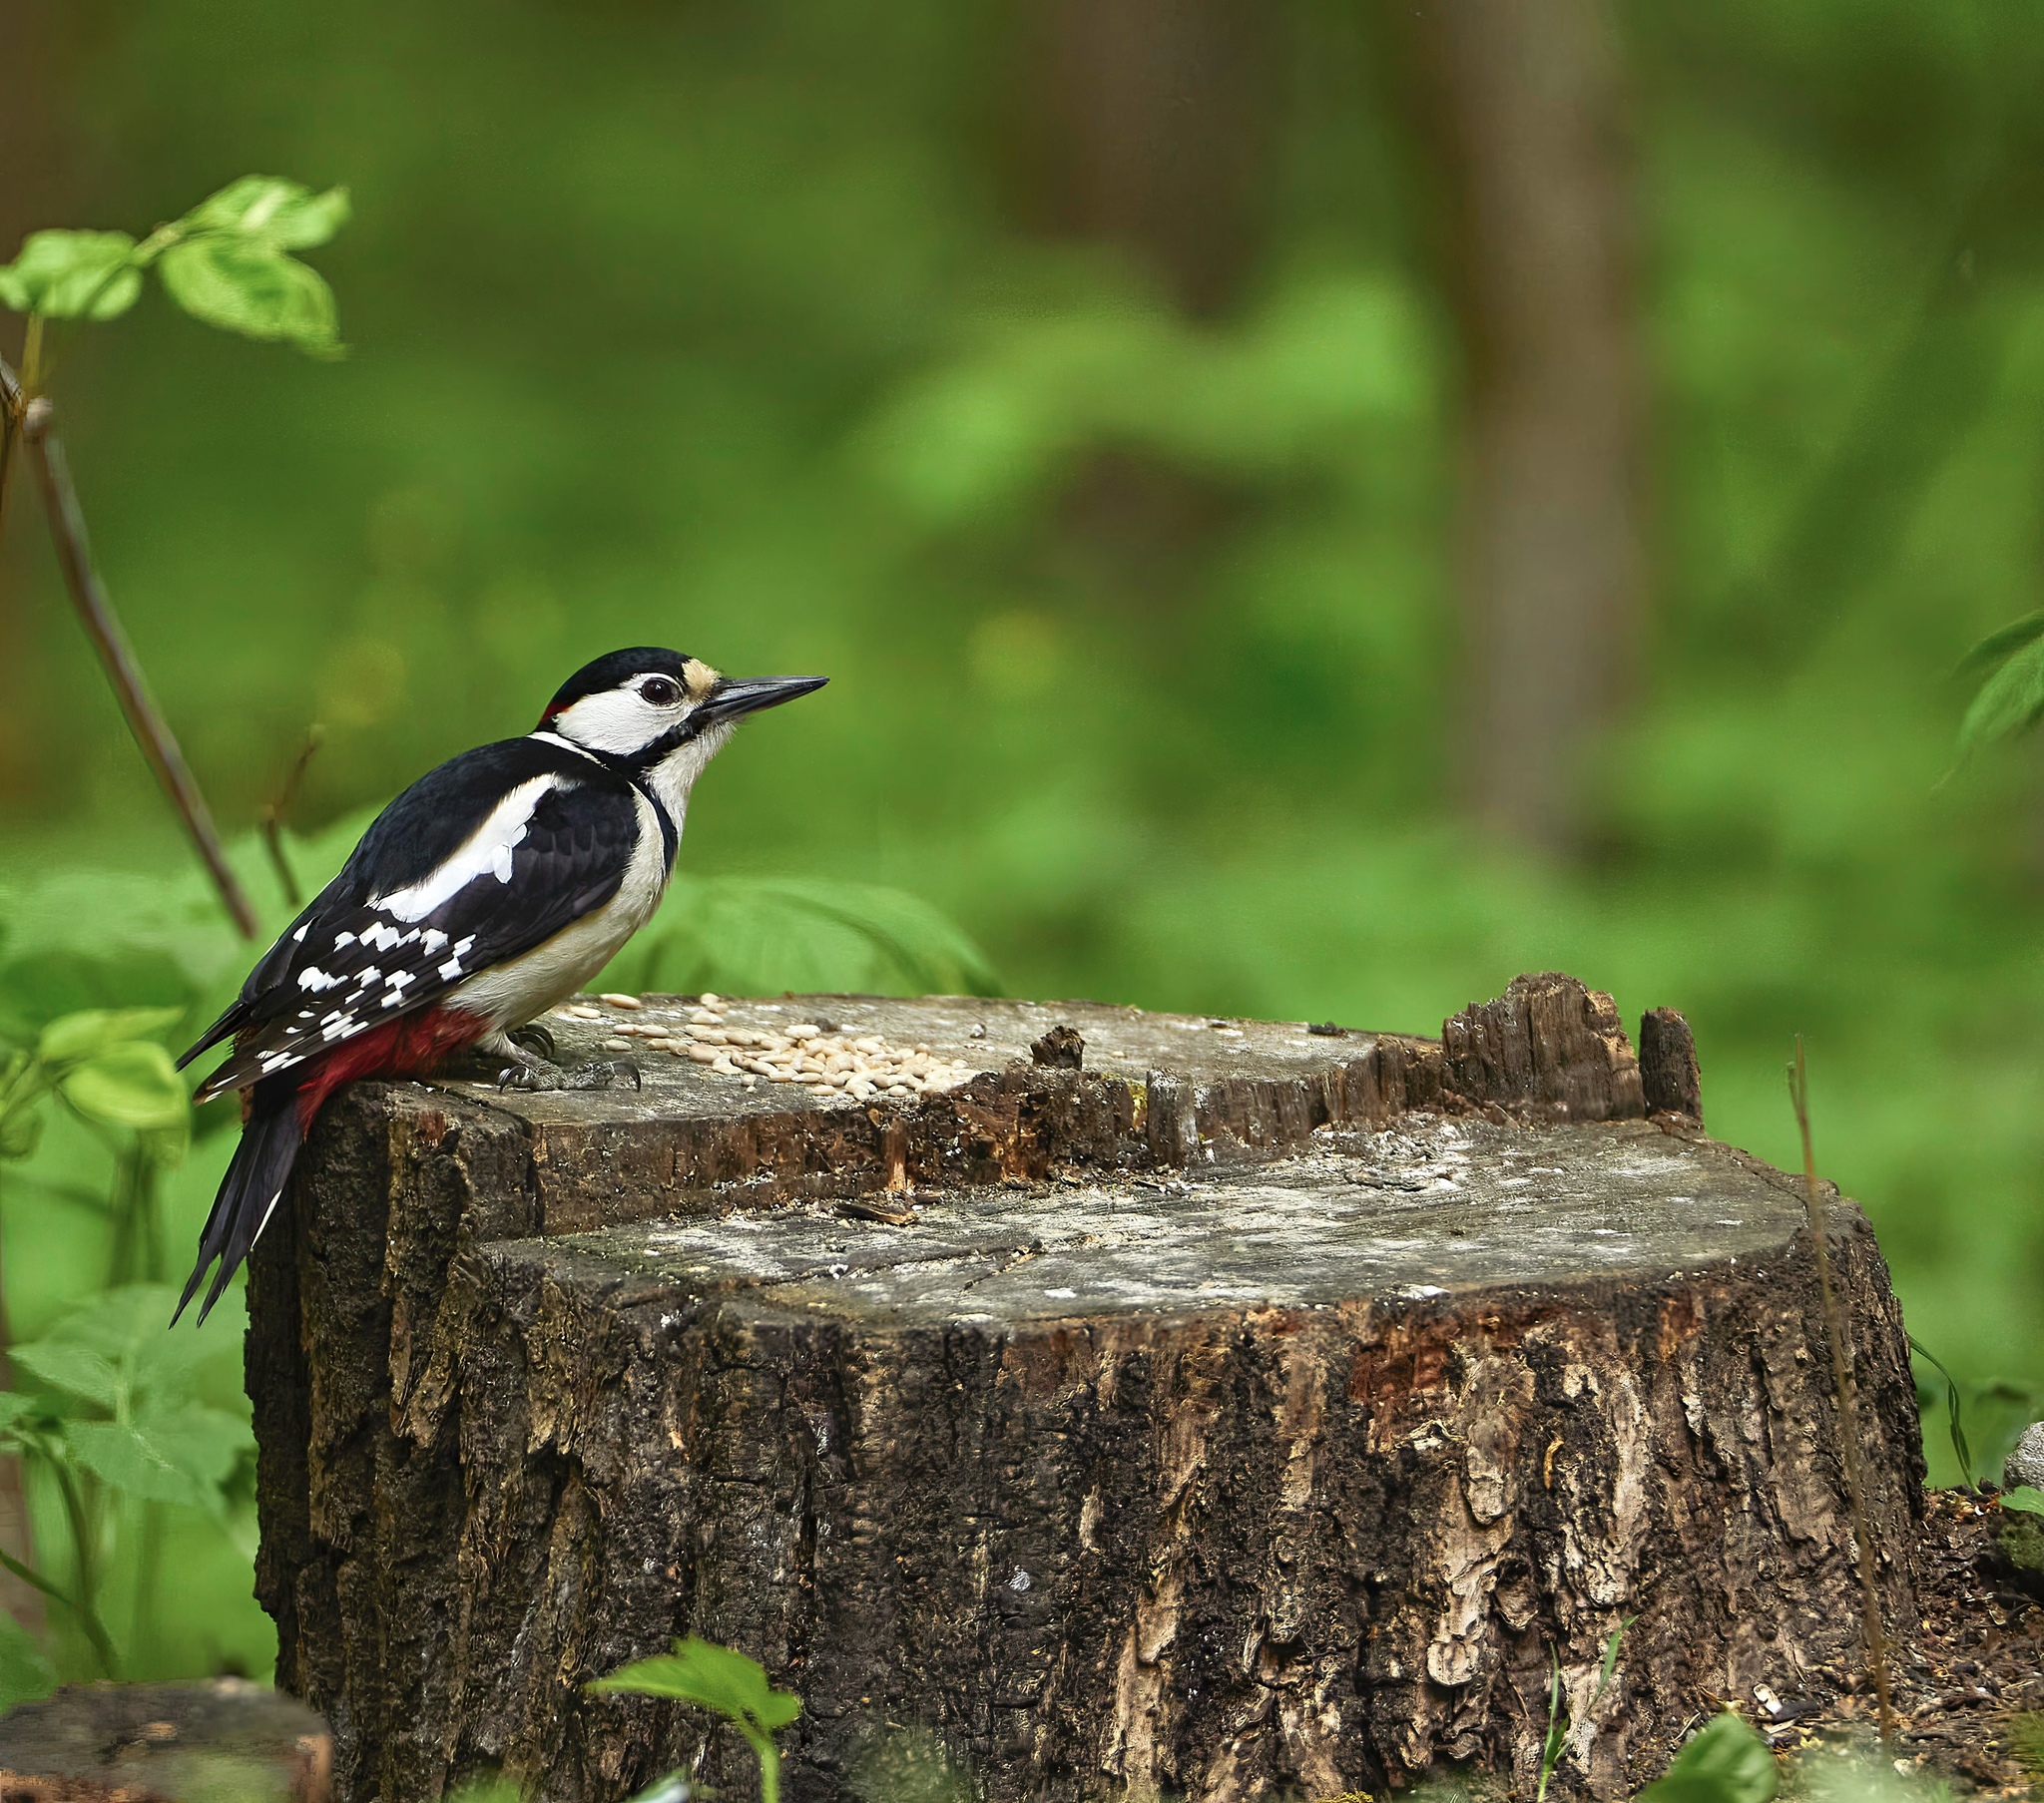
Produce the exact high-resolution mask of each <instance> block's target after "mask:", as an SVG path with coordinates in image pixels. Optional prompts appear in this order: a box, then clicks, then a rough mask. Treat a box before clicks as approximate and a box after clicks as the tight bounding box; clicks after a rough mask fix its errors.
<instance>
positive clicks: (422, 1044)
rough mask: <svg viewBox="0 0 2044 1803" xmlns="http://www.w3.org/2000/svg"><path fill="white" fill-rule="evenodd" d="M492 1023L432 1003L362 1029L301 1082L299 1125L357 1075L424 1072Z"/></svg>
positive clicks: (478, 1036) (307, 1121) (470, 1042)
mask: <svg viewBox="0 0 2044 1803" xmlns="http://www.w3.org/2000/svg"><path fill="white" fill-rule="evenodd" d="M488 1031H489V1023H488V1022H486V1021H484V1020H483V1019H482V1018H481V1017H480V1016H478V1015H472V1014H466V1013H464V1012H463V1011H462V1010H460V1009H458V1008H429V1009H427V1010H426V1011H425V1012H424V1013H422V1014H413V1015H404V1016H402V1017H400V1018H399V1019H397V1020H395V1021H386V1022H385V1023H384V1024H383V1025H382V1026H381V1027H372V1028H370V1029H369V1031H368V1032H367V1033H362V1034H357V1035H356V1036H355V1037H354V1038H353V1039H351V1040H348V1041H345V1042H344V1043H343V1044H341V1045H339V1046H337V1047H335V1048H334V1050H333V1051H332V1052H330V1053H328V1054H327V1056H326V1057H324V1058H323V1059H321V1060H319V1061H318V1063H317V1064H315V1065H314V1066H313V1067H312V1071H311V1074H310V1075H309V1076H308V1077H307V1078H306V1079H305V1081H304V1082H303V1083H302V1084H300V1085H299V1086H298V1093H297V1109H298V1125H299V1126H300V1127H302V1128H304V1130H305V1131H306V1132H310V1131H311V1130H312V1123H313V1122H314V1121H315V1120H316V1119H317V1118H318V1115H319V1111H320V1110H321V1109H322V1108H324V1107H325V1106H326V1099H327V1097H329V1096H331V1095H332V1094H333V1092H334V1091H335V1090H337V1089H339V1088H340V1086H341V1085H342V1084H344V1083H353V1082H354V1081H355V1079H356V1078H358V1077H424V1076H425V1075H427V1074H428V1073H429V1072H431V1071H432V1070H434V1069H435V1068H436V1067H437V1066H438V1065H439V1064H440V1063H441V1061H442V1060H443V1059H445V1058H446V1057H447V1056H448V1054H450V1053H453V1052H459V1051H460V1050H461V1048H462V1047H464V1046H472V1045H474V1044H475V1042H476V1041H477V1040H479V1039H481V1038H482V1037H483V1035H484V1034H485V1033H487V1032H488Z"/></svg>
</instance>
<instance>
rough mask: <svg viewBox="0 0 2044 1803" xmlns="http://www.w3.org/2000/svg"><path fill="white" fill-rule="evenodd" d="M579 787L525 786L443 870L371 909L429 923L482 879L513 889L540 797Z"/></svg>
mask: <svg viewBox="0 0 2044 1803" xmlns="http://www.w3.org/2000/svg"><path fill="white" fill-rule="evenodd" d="M574 786H575V785H574V783H572V782H570V781H568V780H567V779H566V778H565V777H561V776H555V775H546V776H534V777H532V778H530V779H529V780H528V781H525V782H521V783H520V784H519V785H518V786H517V787H516V788H515V789H513V790H512V791H511V792H510V794H508V795H506V796H505V797H504V799H503V800H502V801H500V802H498V803H497V805H496V806H495V807H494V808H492V809H491V810H490V816H489V818H488V819H487V820H485V821H484V822H483V823H482V825H480V826H478V827H477V828H476V829H475V831H474V832H473V833H471V834H470V835H469V837H468V839H467V841H466V842H465V843H464V844H463V845H462V846H461V847H460V848H459V849H458V850H457V851H455V853H454V854H453V856H451V857H450V858H448V860H447V861H446V862H445V863H444V864H442V865H441V866H440V867H439V868H438V869H437V870H434V871H431V872H429V873H428V874H427V875H426V876H424V877H422V878H421V879H420V880H419V881H418V882H416V883H413V884H411V885H409V886H408V887H407V888H403V889H393V890H391V891H390V892H389V893H388V894H387V895H375V896H371V897H370V898H369V906H370V907H372V908H376V909H378V910H380V911H381V912H382V913H385V914H388V915H389V916H390V917H391V918H392V919H393V920H402V921H406V922H410V921H415V920H423V919H424V918H425V917H426V916H427V915H428V914H431V913H432V912H433V911H434V910H435V909H436V908H439V907H441V906H443V905H444V904H445V903H446V902H448V901H449V900H451V899H452V898H453V897H454V896H455V895H457V894H459V893H460V892H461V891H462V890H463V889H466V888H467V887H468V885H469V884H470V883H472V882H474V881H475V880H476V878H477V877H479V876H485V875H487V876H494V877H495V878H496V879H497V881H498V882H500V883H508V882H509V881H510V880H511V854H512V852H513V851H514V850H516V849H517V847H518V846H519V844H520V843H521V842H522V841H523V840H524V838H525V832H526V826H527V823H528V822H529V821H530V820H531V819H532V810H533V809H534V808H536V807H537V806H538V805H539V803H540V797H541V796H543V795H545V794H546V793H548V791H550V790H552V789H556V788H560V789H569V788H573V787H574ZM384 930H385V931H387V930H388V929H384ZM364 937H366V935H365V936H364Z"/></svg>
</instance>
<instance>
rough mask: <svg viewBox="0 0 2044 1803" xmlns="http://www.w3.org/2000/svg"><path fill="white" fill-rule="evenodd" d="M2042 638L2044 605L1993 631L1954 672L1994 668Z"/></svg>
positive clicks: (1975, 672)
mask: <svg viewBox="0 0 2044 1803" xmlns="http://www.w3.org/2000/svg"><path fill="white" fill-rule="evenodd" d="M2039 639H2044V608H2040V609H2039V610H2038V611H2037V612H2036V613H2034V614H2025V615H2024V616H2023V617H2022V619H2020V620H2015V621H2011V622H2010V623H2009V624H2008V625H2007V626H2005V627H2002V628H2001V629H2000V630H1999V631H1998V632H1992V633H1989V634H1988V635H1987V637H1986V638H1984V639H1983V640H1981V641H1980V643H1979V644H1978V645H1976V646H1974V647H1973V649H1972V650H1971V651H1969V652H1968V653H1967V654H1966V655H1965V656H1964V657H1963V658H1961V659H1960V660H1959V667H1958V669H1957V670H1956V671H1954V672H1953V673H1952V674H1953V675H1954V676H1979V675H1980V674H1981V673H1982V672H1983V671H1989V670H1992V669H1993V668H1994V667H1995V666H1996V665H1997V664H1999V663H2000V662H2001V661H2002V660H2003V659H2004V658H2006V657H2007V656H2008V655H2009V654H2010V653H2011V652H2015V651H2020V650H2021V649H2022V648H2023V647H2024V646H2026V645H2030V644H2033V643H2034V642H2035V641H2037V640H2039Z"/></svg>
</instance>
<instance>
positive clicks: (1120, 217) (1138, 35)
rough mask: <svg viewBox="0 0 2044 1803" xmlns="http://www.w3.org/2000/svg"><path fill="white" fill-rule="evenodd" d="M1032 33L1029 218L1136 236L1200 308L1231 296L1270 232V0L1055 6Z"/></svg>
mask: <svg viewBox="0 0 2044 1803" xmlns="http://www.w3.org/2000/svg"><path fill="white" fill-rule="evenodd" d="M1020 16H1021V18H1022V20H1023V22H1024V26H1025V29H1026V30H1028V31H1029V32H1030V33H1032V34H1033V36H1034V39H1035V41H1034V42H1033V43H1032V44H1030V45H1029V46H1028V47H1027V52H1026V63H1025V66H1026V67H1028V68H1030V69H1031V70H1032V71H1033V78H1032V81H1031V85H1030V88H1029V91H1028V98H1029V104H1030V114H1031V116H1030V118H1029V119H1028V120H1027V122H1026V124H1025V137H1026V139H1027V141H1028V142H1027V146H1026V150H1025V156H1026V161H1027V169H1026V172H1025V183H1026V187H1027V193H1026V194H1025V196H1024V201H1023V207H1024V211H1025V213H1027V214H1028V215H1030V216H1031V223H1032V224H1034V225H1037V226H1038V227H1039V228H1040V229H1045V230H1049V231H1052V232H1056V233H1061V234H1067V235H1072V236H1078V237H1090V238H1097V239H1100V240H1103V241H1107V242H1112V243H1118V244H1123V245H1126V246H1127V247H1128V248H1129V249H1131V250H1132V251H1133V252H1135V254H1136V255H1137V256H1138V257H1139V258H1140V259H1141V260H1142V261H1143V262H1145V263H1147V264H1148V265H1149V266H1150V267H1151V268H1152V269H1154V270H1155V271H1156V272H1157V273H1159V274H1160V275H1162V276H1163V277H1164V279H1165V281H1166V282H1167V284H1168V285H1169V287H1170V290H1171V292H1172V294H1173V296H1174V297H1175V298H1176V299H1177V300H1178V301H1179V302H1180V303H1181V304H1182V305H1183V306H1185V307H1186V309H1187V310H1188V311H1190V312H1193V313H1196V314H1212V313H1216V312H1219V311H1221V310H1223V309H1224V308H1225V307H1226V306H1227V305H1228V304H1229V303H1230V302H1231V301H1232V300H1233V299H1234V298H1235V297H1236V294H1237V292H1238V290H1239V288H1240V285H1241V281H1242V278H1243V276H1244V274H1245V273H1246V272H1247V270H1248V269H1249V267H1250V265H1251V263H1252V261H1253V260H1254V257H1255V254H1256V250H1257V246H1258V240H1259V238H1260V236H1261V235H1262V233H1261V229H1260V227H1261V225H1262V218H1261V212H1260V208H1259V201H1260V199H1261V196H1262V192H1263V185H1262V182H1261V180H1260V178H1261V177H1262V176H1263V174H1264V167H1265V154H1266V151H1267V149H1268V146H1269V141H1270V136H1271V123H1272V116H1273V80H1272V78H1273V75H1274V73H1275V69H1276V61H1277V59H1276V55H1275V51H1276V40H1277V33H1278V26H1279V25H1280V23H1281V21H1282V16H1283V15H1282V13H1281V11H1279V10H1278V9H1276V8H1274V7H1272V6H1271V5H1270V4H1269V0H1051V3H1050V4H1048V5H1043V6H1029V7H1025V9H1024V10H1023V12H1022V14H1021V15H1020Z"/></svg>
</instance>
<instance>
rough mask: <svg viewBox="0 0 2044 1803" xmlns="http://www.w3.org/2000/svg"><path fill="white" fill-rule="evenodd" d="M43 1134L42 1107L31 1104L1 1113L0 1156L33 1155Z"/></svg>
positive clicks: (27, 1156)
mask: <svg viewBox="0 0 2044 1803" xmlns="http://www.w3.org/2000/svg"><path fill="white" fill-rule="evenodd" d="M42 1136H43V1113H42V1110H41V1109H39V1108H36V1107H34V1106H33V1105H31V1106H30V1107H28V1108H19V1109H13V1110H10V1111H9V1112H8V1113H7V1114H5V1115H0V1158H29V1157H33V1156H34V1155H35V1149H36V1145H37V1143H38V1142H39V1141H40V1140H41V1138H42Z"/></svg>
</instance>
